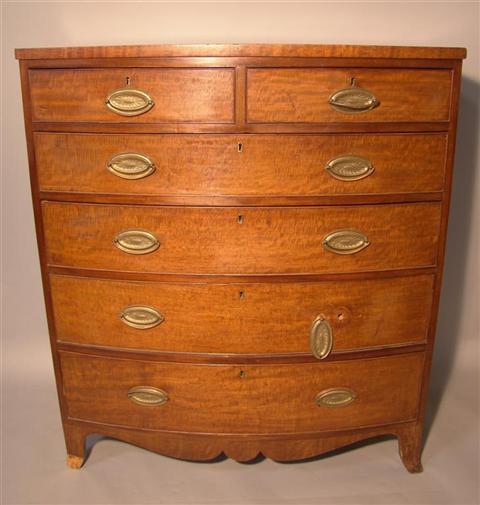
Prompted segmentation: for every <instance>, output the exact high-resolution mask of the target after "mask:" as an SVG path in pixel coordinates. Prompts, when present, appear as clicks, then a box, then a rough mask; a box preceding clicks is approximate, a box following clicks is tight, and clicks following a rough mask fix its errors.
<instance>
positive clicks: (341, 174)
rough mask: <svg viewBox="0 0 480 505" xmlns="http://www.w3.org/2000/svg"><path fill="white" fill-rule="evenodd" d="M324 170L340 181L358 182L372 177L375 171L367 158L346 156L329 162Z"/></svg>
mask: <svg viewBox="0 0 480 505" xmlns="http://www.w3.org/2000/svg"><path fill="white" fill-rule="evenodd" d="M325 170H326V171H327V172H328V173H329V174H330V175H331V176H332V177H334V178H335V179H338V180H340V181H358V180H360V179H364V178H365V177H368V176H369V175H372V173H373V172H374V170H375V169H374V167H373V164H372V162H371V161H370V160H369V159H368V158H363V157H362V156H354V155H347V156H339V157H338V158H334V159H333V160H330V161H329V162H328V163H327V165H326V166H325Z"/></svg>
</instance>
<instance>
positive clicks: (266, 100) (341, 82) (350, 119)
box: [247, 68, 452, 123]
mask: <svg viewBox="0 0 480 505" xmlns="http://www.w3.org/2000/svg"><path fill="white" fill-rule="evenodd" d="M352 77H355V78H356V84H357V86H359V87H360V88H365V89H367V90H369V91H371V92H372V93H373V94H374V95H375V96H376V98H377V99H378V100H379V101H380V105H379V106H378V107H376V108H375V109H373V110H370V111H368V112H363V113H359V114H345V113H342V112H338V111H336V110H335V109H333V108H332V107H331V106H330V104H329V103H328V100H329V97H330V95H332V94H333V93H334V92H336V91H338V90H341V89H343V88H347V87H349V86H350V81H351V79H352ZM451 83H452V77H451V72H450V71H449V70H388V69H361V68H359V69H355V68H348V69H310V68H305V69H298V68H295V69H249V70H248V72H247V120H248V122H250V123H291V122H293V123H302V122H305V123H312V122H313V123H315V122H317V123H325V122H328V123H334V122H345V123H355V122H382V121H395V122H398V121H446V120H448V119H449V110H450V92H451Z"/></svg>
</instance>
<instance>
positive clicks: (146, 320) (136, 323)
mask: <svg viewBox="0 0 480 505" xmlns="http://www.w3.org/2000/svg"><path fill="white" fill-rule="evenodd" d="M120 319H121V320H122V322H124V323H125V324H126V325H127V326H130V327H131V328H136V329H137V330H148V329H149V328H154V327H155V326H158V325H159V324H161V323H163V321H165V317H164V316H163V314H162V313H161V312H159V311H158V310H157V309H155V308H154V307H149V306H148V305H129V306H128V307H125V308H124V309H123V310H122V312H121V313H120Z"/></svg>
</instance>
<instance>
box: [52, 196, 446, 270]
mask: <svg viewBox="0 0 480 505" xmlns="http://www.w3.org/2000/svg"><path fill="white" fill-rule="evenodd" d="M42 206H43V218H44V223H45V238H46V253H47V261H48V263H49V264H50V265H58V266H67V267H75V268H96V269H103V270H125V271H133V272H171V273H179V274H182V273H183V274H188V273H195V274H197V273H199V274H208V273H210V274H222V273H224V274H255V273H259V274H273V273H280V274H284V273H289V274H292V273H337V272H352V271H354V272H356V271H366V270H384V269H395V268H411V267H417V266H429V265H435V261H436V257H437V241H438V232H439V226H440V213H441V205H440V204H438V203H419V204H398V205H371V206H367V205H362V206H351V207H294V208H282V207H276V208H263V207H255V208H248V209H247V208H245V209H242V208H225V207H216V208H202V207H197V208H195V207H192V208H185V207H163V208H153V207H140V208H136V207H129V206H118V205H115V206H113V205H87V204H65V203H53V202H44V203H43V205H42ZM346 228H353V229H355V230H359V231H361V232H362V233H364V234H365V235H366V237H367V238H368V240H369V241H370V245H369V246H368V247H367V248H366V249H364V250H363V251H361V252H359V253H357V254H352V255H338V254H334V253H332V252H330V251H328V250H326V249H325V248H324V247H323V240H324V238H325V237H326V236H327V235H328V234H329V233H330V232H333V231H335V230H339V229H346ZM130 229H141V230H147V231H148V232H150V233H152V234H153V235H154V236H155V237H156V238H157V239H158V241H159V242H160V246H159V248H158V249H157V250H156V251H153V252H151V253H149V254H142V255H131V254H128V253H127V252H124V251H122V250H120V249H118V247H116V246H115V244H114V239H115V237H116V236H117V235H118V234H119V233H121V232H122V231H124V230H130ZM212 230H215V232H214V233H212ZM279 258H281V261H279Z"/></svg>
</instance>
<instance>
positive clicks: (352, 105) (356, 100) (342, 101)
mask: <svg viewBox="0 0 480 505" xmlns="http://www.w3.org/2000/svg"><path fill="white" fill-rule="evenodd" d="M328 102H329V103H330V105H331V106H332V107H333V108H334V109H335V110H337V111H338V112H343V113H345V114H358V113H360V112H368V111H369V110H372V109H374V108H375V107H377V106H378V105H380V102H379V101H378V100H377V98H376V97H375V95H374V94H373V93H372V92H371V91H368V90H367V89H363V88H359V87H358V86H350V87H349V88H344V89H341V90H339V91H336V92H335V93H333V94H332V95H331V96H330V98H329V100H328Z"/></svg>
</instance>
